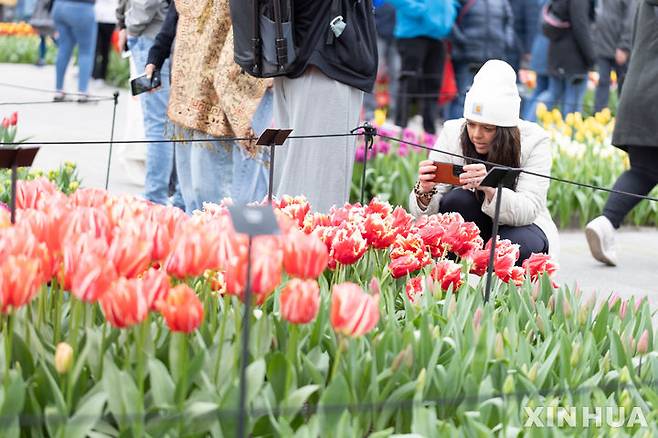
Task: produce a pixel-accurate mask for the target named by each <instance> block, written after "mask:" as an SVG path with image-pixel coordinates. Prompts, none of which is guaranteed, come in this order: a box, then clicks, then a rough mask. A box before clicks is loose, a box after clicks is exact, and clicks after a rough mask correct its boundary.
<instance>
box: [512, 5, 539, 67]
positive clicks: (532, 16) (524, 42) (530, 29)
mask: <svg viewBox="0 0 658 438" xmlns="http://www.w3.org/2000/svg"><path fill="white" fill-rule="evenodd" d="M509 3H510V6H511V7H512V16H513V17H514V34H515V36H516V38H515V44H514V46H512V47H511V48H510V49H511V50H510V54H509V63H510V65H511V66H512V68H513V69H514V71H516V72H518V71H519V70H520V69H522V68H527V67H528V65H529V63H530V55H531V51H532V45H533V42H534V41H535V36H536V34H537V20H539V11H540V4H539V2H538V1H537V0H509Z"/></svg>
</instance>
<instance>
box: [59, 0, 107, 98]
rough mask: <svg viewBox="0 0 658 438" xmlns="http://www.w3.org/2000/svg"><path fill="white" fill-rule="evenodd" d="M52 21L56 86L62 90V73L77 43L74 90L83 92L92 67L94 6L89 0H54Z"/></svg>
mask: <svg viewBox="0 0 658 438" xmlns="http://www.w3.org/2000/svg"><path fill="white" fill-rule="evenodd" d="M53 21H54V22H55V28H56V29H57V33H58V34H59V36H58V37H57V40H58V50H57V61H56V63H55V74H56V76H55V78H56V88H57V90H59V91H61V90H63V89H64V76H65V75H66V69H67V67H68V65H69V61H70V60H71V55H72V54H73V48H74V47H75V46H76V45H77V46H78V65H79V67H80V72H79V75H78V91H79V92H80V93H86V92H87V89H88V87H89V79H90V78H91V70H92V68H93V67H94V53H95V52H96V32H97V26H96V17H95V15H94V5H93V4H91V3H79V2H69V1H66V0H57V1H56V2H55V5H54V6H53Z"/></svg>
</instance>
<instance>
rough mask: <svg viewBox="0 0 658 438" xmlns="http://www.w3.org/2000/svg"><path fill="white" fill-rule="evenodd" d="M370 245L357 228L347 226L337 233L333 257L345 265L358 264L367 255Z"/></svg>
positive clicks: (332, 249)
mask: <svg viewBox="0 0 658 438" xmlns="http://www.w3.org/2000/svg"><path fill="white" fill-rule="evenodd" d="M367 249H368V243H367V242H366V240H365V239H364V238H363V237H362V235H361V232H360V231H359V229H358V228H356V227H355V226H347V227H346V228H340V229H338V230H337V231H336V235H335V236H334V238H333V242H332V245H331V256H332V257H333V258H334V259H335V260H336V261H337V262H338V263H341V264H343V265H351V264H354V263H356V262H358V261H359V260H360V259H361V257H363V255H364V254H365V253H366V250H367Z"/></svg>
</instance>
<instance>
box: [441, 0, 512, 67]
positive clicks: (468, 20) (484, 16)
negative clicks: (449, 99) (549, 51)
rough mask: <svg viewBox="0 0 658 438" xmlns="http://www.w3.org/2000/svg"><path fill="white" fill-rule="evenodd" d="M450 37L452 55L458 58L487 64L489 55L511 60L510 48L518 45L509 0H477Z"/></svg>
mask: <svg viewBox="0 0 658 438" xmlns="http://www.w3.org/2000/svg"><path fill="white" fill-rule="evenodd" d="M462 3H463V4H467V3H468V1H467V0H462ZM462 7H463V6H462ZM451 41H452V58H453V60H455V61H456V62H468V63H475V64H484V63H485V62H487V61H488V60H489V59H502V60H508V56H509V54H510V51H511V50H513V49H514V48H515V47H516V36H515V34H514V17H513V14H512V7H511V6H510V4H509V1H508V0H477V1H476V2H475V3H473V4H472V6H471V8H470V9H469V10H468V12H466V14H463V16H462V17H461V19H458V20H457V22H456V23H455V25H454V27H453V28H452V37H451Z"/></svg>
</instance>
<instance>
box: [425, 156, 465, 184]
mask: <svg viewBox="0 0 658 438" xmlns="http://www.w3.org/2000/svg"><path fill="white" fill-rule="evenodd" d="M433 164H434V167H435V168H436V171H435V172H434V179H433V182H435V183H442V184H452V185H453V186H460V185H462V184H464V183H463V182H462V181H460V178H459V175H461V174H462V173H463V172H464V168H463V166H460V165H458V164H452V163H441V162H440V161H434V163H433Z"/></svg>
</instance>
